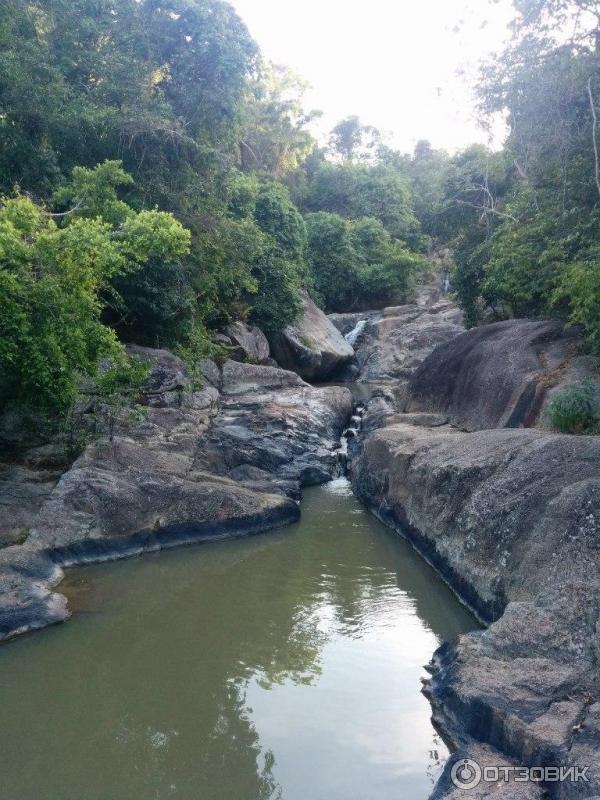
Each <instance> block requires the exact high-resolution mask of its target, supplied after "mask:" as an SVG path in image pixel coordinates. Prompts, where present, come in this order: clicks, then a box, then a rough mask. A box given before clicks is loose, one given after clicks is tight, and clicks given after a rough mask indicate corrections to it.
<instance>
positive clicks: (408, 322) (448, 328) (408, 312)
mask: <svg viewBox="0 0 600 800" xmlns="http://www.w3.org/2000/svg"><path fill="white" fill-rule="evenodd" d="M383 313H384V315H385V316H384V317H383V318H382V319H375V320H373V321H371V322H369V323H368V324H367V326H366V328H365V334H364V336H363V338H362V340H361V342H360V345H359V347H358V350H357V353H356V360H357V363H358V365H359V367H360V376H359V378H358V380H359V381H360V382H362V383H378V382H381V381H387V382H389V381H401V382H402V385H406V382H407V381H408V379H409V378H410V377H411V376H412V375H413V373H414V372H416V370H417V369H418V367H419V366H420V365H421V364H422V363H423V361H424V360H425V359H426V358H427V356H428V355H429V354H430V353H431V352H432V351H433V350H434V349H435V348H436V347H437V346H438V345H440V344H443V343H445V342H448V341H450V340H452V339H454V338H456V337H457V336H459V335H460V334H461V333H462V332H463V330H464V328H462V326H460V325H457V324H456V323H455V322H449V321H447V320H446V319H445V318H444V317H443V316H442V315H439V314H433V313H430V312H429V311H428V310H427V309H423V308H421V307H419V306H416V305H407V306H397V307H396V308H394V309H385V310H384V312H383ZM392 313H393V315H392ZM398 388H399V387H398Z"/></svg>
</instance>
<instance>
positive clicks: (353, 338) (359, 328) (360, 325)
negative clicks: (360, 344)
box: [344, 319, 367, 347]
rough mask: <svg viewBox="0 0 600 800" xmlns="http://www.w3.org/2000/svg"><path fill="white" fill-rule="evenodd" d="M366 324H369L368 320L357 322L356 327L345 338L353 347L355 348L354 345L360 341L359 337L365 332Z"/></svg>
mask: <svg viewBox="0 0 600 800" xmlns="http://www.w3.org/2000/svg"><path fill="white" fill-rule="evenodd" d="M366 324H367V320H366V319H361V320H360V321H359V322H357V323H356V325H355V326H354V327H353V328H352V330H351V331H350V333H347V334H346V335H345V336H344V339H345V340H346V341H347V342H348V344H349V345H350V346H351V347H354V345H355V344H356V342H357V340H358V337H359V336H360V335H361V333H362V332H363V331H364V329H365V325H366Z"/></svg>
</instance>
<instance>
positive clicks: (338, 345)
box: [270, 291, 354, 382]
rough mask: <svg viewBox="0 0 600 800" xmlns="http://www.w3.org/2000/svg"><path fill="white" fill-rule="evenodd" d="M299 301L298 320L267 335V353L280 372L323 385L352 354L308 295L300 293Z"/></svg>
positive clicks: (349, 347)
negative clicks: (285, 371)
mask: <svg viewBox="0 0 600 800" xmlns="http://www.w3.org/2000/svg"><path fill="white" fill-rule="evenodd" d="M301 299H302V312H301V315H300V317H299V318H298V320H297V321H296V322H294V323H293V324H292V325H288V327H287V328H285V329H284V330H283V331H281V332H280V333H275V334H272V335H271V337H270V344H271V351H272V353H273V356H274V358H275V360H276V361H277V363H278V364H279V365H280V366H281V367H283V368H284V369H289V370H293V371H294V372H297V373H298V375H300V376H301V377H302V378H304V379H305V380H307V381H311V382H319V381H326V380H329V379H330V378H332V377H333V376H334V375H335V373H336V372H338V371H339V370H340V369H341V368H342V367H343V366H344V365H345V364H348V363H349V362H350V361H352V359H353V358H354V350H353V348H352V347H351V346H350V345H349V344H348V343H347V342H346V340H345V339H344V337H343V336H342V334H341V333H340V331H339V330H338V329H337V328H336V327H335V325H334V324H333V323H332V322H331V321H330V320H329V319H328V318H327V316H326V315H325V314H324V313H323V312H322V311H321V309H320V308H318V307H317V306H316V305H315V303H314V302H313V301H312V300H311V298H310V297H309V295H308V292H306V291H303V292H302V298H301Z"/></svg>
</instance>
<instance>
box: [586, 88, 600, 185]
mask: <svg viewBox="0 0 600 800" xmlns="http://www.w3.org/2000/svg"><path fill="white" fill-rule="evenodd" d="M587 90H588V97H589V100H590V109H591V112H592V142H593V145H594V177H595V179H596V189H597V190H598V197H599V198H600V162H599V159H598V139H597V137H596V131H597V129H598V117H597V116H596V106H595V104H594V95H593V93H592V76H591V75H590V77H589V78H588V82H587Z"/></svg>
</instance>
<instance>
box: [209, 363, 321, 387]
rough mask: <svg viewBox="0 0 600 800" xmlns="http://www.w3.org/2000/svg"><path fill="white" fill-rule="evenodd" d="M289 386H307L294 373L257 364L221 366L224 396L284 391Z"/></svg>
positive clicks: (226, 364) (227, 364)
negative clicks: (275, 390) (274, 390)
mask: <svg viewBox="0 0 600 800" xmlns="http://www.w3.org/2000/svg"><path fill="white" fill-rule="evenodd" d="M291 386H308V384H307V383H305V382H304V381H303V380H302V378H300V376H299V375H297V374H296V373H295V372H289V371H287V370H283V369H278V368H277V367H267V366H260V365H257V364H241V363H239V362H237V361H226V362H225V364H224V365H223V378H222V390H223V393H224V394H245V393H246V392H256V391H257V390H273V389H284V388H289V387H291Z"/></svg>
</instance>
